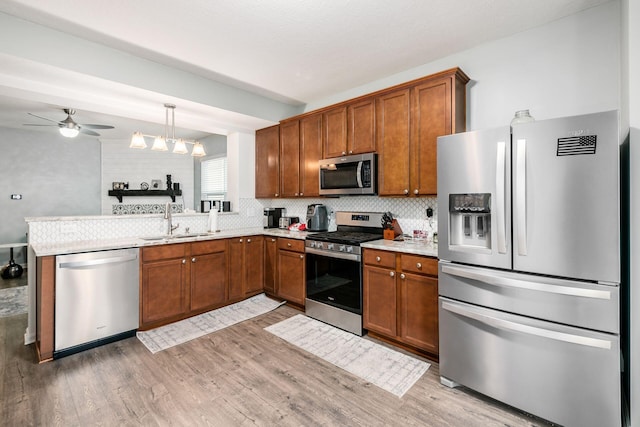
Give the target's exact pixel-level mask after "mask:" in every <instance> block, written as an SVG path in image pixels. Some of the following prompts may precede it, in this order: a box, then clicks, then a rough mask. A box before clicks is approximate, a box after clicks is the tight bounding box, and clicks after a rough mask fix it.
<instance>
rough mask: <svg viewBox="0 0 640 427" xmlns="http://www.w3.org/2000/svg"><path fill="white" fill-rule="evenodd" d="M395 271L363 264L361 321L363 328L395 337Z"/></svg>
mask: <svg viewBox="0 0 640 427" xmlns="http://www.w3.org/2000/svg"><path fill="white" fill-rule="evenodd" d="M395 276H396V272H395V271H393V270H389V269H386V268H379V267H370V266H365V267H364V269H363V281H362V282H363V317H364V319H363V322H364V327H365V329H368V330H370V331H373V332H378V333H381V334H384V335H388V336H390V337H395V335H396V332H397V322H396V277H395Z"/></svg>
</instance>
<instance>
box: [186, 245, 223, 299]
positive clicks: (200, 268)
mask: <svg viewBox="0 0 640 427" xmlns="http://www.w3.org/2000/svg"><path fill="white" fill-rule="evenodd" d="M227 282H228V271H227V242H226V240H210V241H206V242H196V243H191V296H190V302H191V304H190V308H191V311H201V310H205V309H208V308H209V307H215V306H220V305H222V304H224V303H225V302H226V301H227V299H228V298H227V293H228V292H227Z"/></svg>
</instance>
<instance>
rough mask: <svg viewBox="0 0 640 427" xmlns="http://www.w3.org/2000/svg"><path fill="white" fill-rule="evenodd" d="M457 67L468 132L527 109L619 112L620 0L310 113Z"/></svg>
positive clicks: (546, 114)
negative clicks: (463, 84) (463, 81)
mask: <svg viewBox="0 0 640 427" xmlns="http://www.w3.org/2000/svg"><path fill="white" fill-rule="evenodd" d="M452 31H453V32H455V23H452ZM416 42H417V43H420V42H421V41H420V40H417V41H416ZM423 42H424V43H428V42H429V41H427V40H425V41H423ZM452 67H460V68H461V69H462V70H463V71H464V72H465V73H467V75H469V77H470V78H471V81H470V82H469V84H468V85H467V103H468V105H467V129H468V130H476V129H485V128H490V127H495V126H501V125H505V124H508V123H509V122H510V121H511V118H512V117H513V114H514V112H515V111H516V110H521V109H526V108H528V109H530V110H531V114H532V115H533V116H534V117H535V118H536V119H547V118H552V117H562V116H569V115H576V114H583V113H591V112H597V111H605V110H612V109H617V108H620V103H619V99H620V2H619V1H612V2H609V3H605V4H604V5H601V6H599V7H594V8H592V9H589V10H586V11H584V12H582V13H578V14H575V15H572V16H569V17H567V18H564V19H561V20H558V21H555V22H552V23H550V24H548V25H545V26H542V27H539V28H535V29H532V30H529V31H525V32H522V33H519V34H516V35H514V36H511V37H508V38H504V39H501V40H497V41H495V42H491V43H486V44H483V45H480V46H478V47H476V48H473V49H469V50H467V51H464V52H461V53H458V54H455V55H451V56H449V57H446V58H443V59H441V60H438V61H434V62H430V63H428V64H425V65H423V66H420V67H416V68H413V69H410V70H406V71H404V72H401V73H398V74H395V75H393V76H390V77H388V78H385V79H381V80H378V81H375V82H372V83H370V84H366V85H363V86H360V87H357V88H353V89H351V90H349V91H346V92H343V93H339V94H336V95H334V96H331V97H329V98H327V99H324V100H321V101H319V102H315V103H312V104H308V105H307V106H306V108H305V110H306V111H311V110H314V109H317V108H320V107H324V106H326V105H331V104H334V103H336V102H340V101H343V100H346V99H351V98H354V97H356V96H360V95H364V94H367V93H371V92H374V91H376V90H379V89H384V88H386V87H390V86H393V85H395V84H399V83H402V82H405V81H409V80H412V79H415V78H419V77H423V76H426V75H429V74H433V73H435V72H438V71H442V70H445V69H448V68H452Z"/></svg>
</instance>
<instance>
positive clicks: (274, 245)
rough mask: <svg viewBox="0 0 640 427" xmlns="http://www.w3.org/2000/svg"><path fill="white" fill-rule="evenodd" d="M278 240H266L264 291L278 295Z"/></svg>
mask: <svg viewBox="0 0 640 427" xmlns="http://www.w3.org/2000/svg"><path fill="white" fill-rule="evenodd" d="M277 256H278V238H277V237H269V236H267V237H265V239H264V291H265V292H266V293H268V294H275V293H276V281H277V280H278V276H277V271H278V269H277V263H278V261H277Z"/></svg>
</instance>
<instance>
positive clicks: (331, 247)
mask: <svg viewBox="0 0 640 427" xmlns="http://www.w3.org/2000/svg"><path fill="white" fill-rule="evenodd" d="M334 247H335V246H334V244H333V243H329V244H328V245H327V249H329V250H330V251H333V250H335V249H334Z"/></svg>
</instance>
